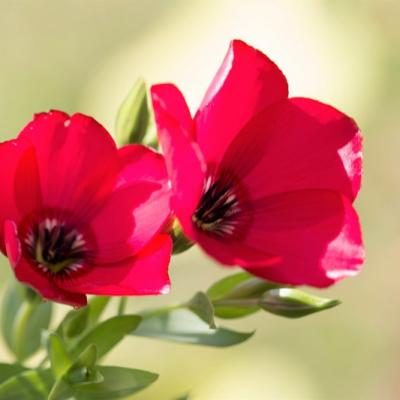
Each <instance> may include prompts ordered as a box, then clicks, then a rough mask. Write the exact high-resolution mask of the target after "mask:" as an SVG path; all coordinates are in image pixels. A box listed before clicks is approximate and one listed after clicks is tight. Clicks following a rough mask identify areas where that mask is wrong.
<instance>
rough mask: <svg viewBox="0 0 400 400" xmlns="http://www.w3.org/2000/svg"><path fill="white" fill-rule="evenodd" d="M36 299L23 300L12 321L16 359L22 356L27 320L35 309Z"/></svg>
mask: <svg viewBox="0 0 400 400" xmlns="http://www.w3.org/2000/svg"><path fill="white" fill-rule="evenodd" d="M35 305H36V301H25V302H24V304H23V305H22V307H21V309H20V310H19V312H18V314H17V316H16V318H15V322H14V339H13V342H14V343H13V344H14V349H15V354H16V355H17V357H18V359H20V360H21V359H23V358H24V345H25V342H26V340H27V334H29V333H28V332H27V328H28V323H29V320H30V318H31V316H32V314H33V312H34V311H35Z"/></svg>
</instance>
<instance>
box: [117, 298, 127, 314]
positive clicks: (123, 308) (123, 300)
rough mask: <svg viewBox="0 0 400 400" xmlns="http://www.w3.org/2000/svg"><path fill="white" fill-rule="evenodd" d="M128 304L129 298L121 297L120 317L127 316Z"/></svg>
mask: <svg viewBox="0 0 400 400" xmlns="http://www.w3.org/2000/svg"><path fill="white" fill-rule="evenodd" d="M127 303H128V298H127V297H120V298H119V304H118V315H123V314H125V310H126V305H127Z"/></svg>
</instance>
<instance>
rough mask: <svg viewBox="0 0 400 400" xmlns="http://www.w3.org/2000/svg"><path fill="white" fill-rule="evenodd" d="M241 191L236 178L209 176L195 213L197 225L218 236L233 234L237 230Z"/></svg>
mask: <svg viewBox="0 0 400 400" xmlns="http://www.w3.org/2000/svg"><path fill="white" fill-rule="evenodd" d="M241 211H242V207H241V193H240V190H239V188H238V186H237V185H236V184H235V182H234V180H232V179H226V178H224V177H219V178H214V177H212V176H211V177H209V178H208V179H207V180H206V184H205V187H204V191H203V195H202V197H201V200H200V203H199V205H198V207H197V209H196V211H195V213H194V215H193V222H194V223H195V224H196V226H197V227H198V228H199V229H201V230H203V231H206V232H208V233H212V234H215V235H218V236H227V235H233V234H234V233H235V231H236V230H237V227H238V224H239V221H240V214H241Z"/></svg>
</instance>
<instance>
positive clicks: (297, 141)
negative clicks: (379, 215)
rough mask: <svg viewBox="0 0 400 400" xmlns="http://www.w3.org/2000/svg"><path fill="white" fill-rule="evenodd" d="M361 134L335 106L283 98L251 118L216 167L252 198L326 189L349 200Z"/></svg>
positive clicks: (355, 184) (356, 183) (357, 176)
mask: <svg viewBox="0 0 400 400" xmlns="http://www.w3.org/2000/svg"><path fill="white" fill-rule="evenodd" d="M361 144H362V143H361V133H360V131H359V129H358V127H357V126H356V124H355V123H354V121H353V120H352V119H351V118H349V117H347V116H346V115H344V114H343V113H341V112H340V111H338V110H336V109H334V108H333V107H330V106H328V105H326V104H322V103H319V102H317V101H315V100H311V99H289V100H286V101H282V102H280V103H278V104H275V105H274V106H272V107H269V108H268V109H266V110H265V111H263V112H262V113H261V114H259V116H258V117H256V118H254V119H253V120H252V121H251V122H250V123H249V124H248V125H247V126H246V127H245V128H244V129H243V130H242V132H241V133H240V135H239V136H238V137H237V138H236V140H235V141H234V142H233V143H232V145H231V146H230V147H229V149H228V151H227V153H226V155H225V157H224V160H223V162H222V168H223V169H226V170H228V171H231V172H232V173H233V174H234V175H235V176H236V177H237V178H238V179H239V180H240V181H241V182H242V184H243V185H244V186H245V187H246V189H247V191H248V192H249V193H250V196H251V197H252V198H261V197H265V196H269V195H271V194H275V193H281V192H287V191H292V190H302V189H328V190H334V191H338V192H341V193H343V194H344V195H345V196H347V197H348V198H349V199H351V200H353V199H354V198H355V197H356V195H357V193H358V191H359V188H360V180H361V170H362V153H361Z"/></svg>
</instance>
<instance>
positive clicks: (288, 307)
mask: <svg viewBox="0 0 400 400" xmlns="http://www.w3.org/2000/svg"><path fill="white" fill-rule="evenodd" d="M259 304H260V306H261V307H262V308H263V309H264V310H266V311H269V312H270V313H273V314H276V315H280V316H283V317H288V318H300V317H304V316H306V315H309V314H313V313H315V312H318V311H323V310H327V309H328V308H332V307H335V306H337V305H338V304H340V302H339V301H338V300H330V299H324V298H321V297H317V296H313V295H310V294H308V293H305V292H302V291H301V290H298V289H292V288H280V289H272V290H268V291H267V292H266V293H265V294H264V295H263V296H262V297H261V299H260V300H259Z"/></svg>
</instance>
